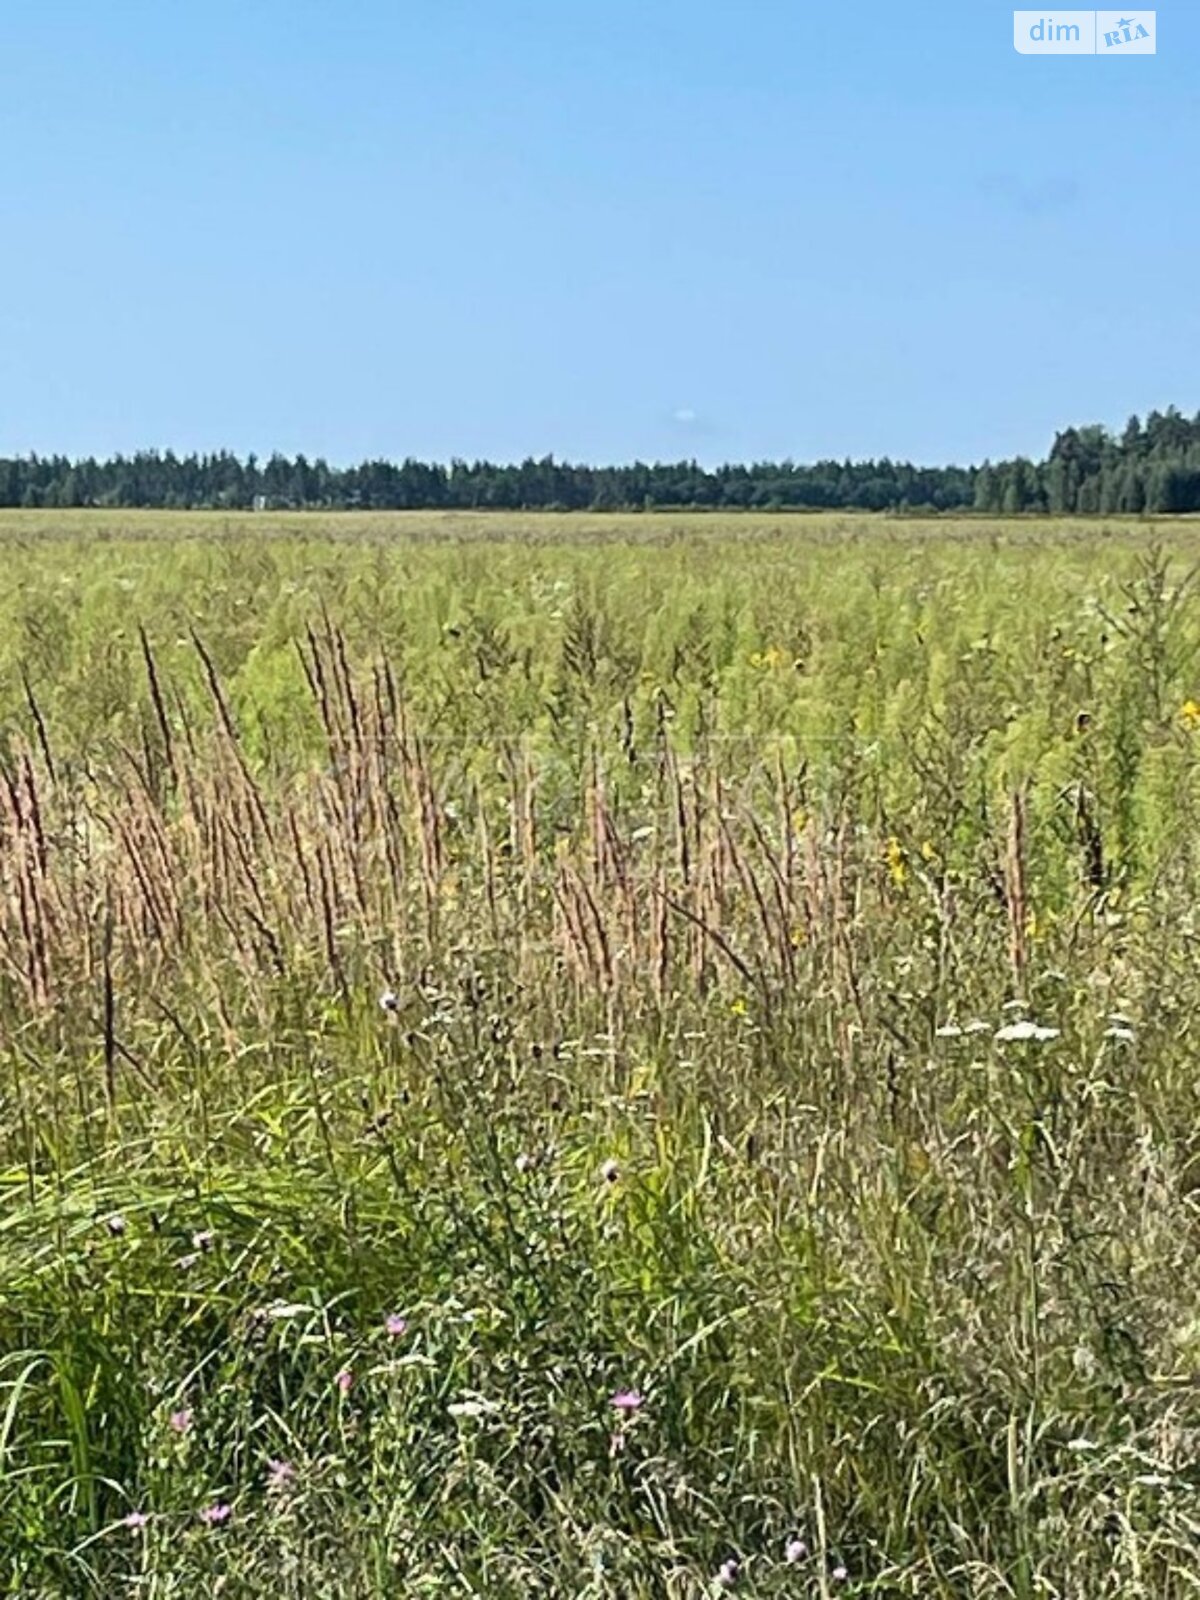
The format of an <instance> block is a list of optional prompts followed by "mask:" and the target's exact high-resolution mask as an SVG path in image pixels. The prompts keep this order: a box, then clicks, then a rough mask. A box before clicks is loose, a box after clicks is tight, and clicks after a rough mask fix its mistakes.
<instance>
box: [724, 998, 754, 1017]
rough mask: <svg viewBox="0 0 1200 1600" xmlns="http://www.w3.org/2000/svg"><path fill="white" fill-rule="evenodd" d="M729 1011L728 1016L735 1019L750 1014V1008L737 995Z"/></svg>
mask: <svg viewBox="0 0 1200 1600" xmlns="http://www.w3.org/2000/svg"><path fill="white" fill-rule="evenodd" d="M729 1010H730V1014H731V1015H732V1016H735V1017H746V1016H749V1014H750V1007H749V1006H748V1005H747V1004H746V1002H745V1000H744V999H743V998H742V996H741V995H738V997H737V999H736V1000H735V1001H734V1002H733V1004H732V1005H731V1006H730V1008H729Z"/></svg>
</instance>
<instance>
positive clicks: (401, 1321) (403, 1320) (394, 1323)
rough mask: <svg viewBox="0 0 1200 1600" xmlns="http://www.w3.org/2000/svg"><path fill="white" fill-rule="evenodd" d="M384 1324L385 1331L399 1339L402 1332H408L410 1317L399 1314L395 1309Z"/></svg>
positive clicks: (389, 1335) (393, 1337)
mask: <svg viewBox="0 0 1200 1600" xmlns="http://www.w3.org/2000/svg"><path fill="white" fill-rule="evenodd" d="M383 1326H384V1331H385V1332H386V1333H387V1335H388V1337H389V1338H391V1339H399V1338H400V1336H401V1335H402V1334H405V1333H407V1332H408V1319H407V1317H399V1316H397V1315H396V1313H395V1312H394V1311H393V1313H392V1315H391V1316H390V1317H388V1319H387V1321H386V1322H385V1323H384V1325H383Z"/></svg>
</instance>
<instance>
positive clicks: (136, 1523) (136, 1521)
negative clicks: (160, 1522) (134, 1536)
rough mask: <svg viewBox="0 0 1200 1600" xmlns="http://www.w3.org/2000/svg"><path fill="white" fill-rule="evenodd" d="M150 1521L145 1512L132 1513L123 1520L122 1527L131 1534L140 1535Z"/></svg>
mask: <svg viewBox="0 0 1200 1600" xmlns="http://www.w3.org/2000/svg"><path fill="white" fill-rule="evenodd" d="M149 1521H150V1518H149V1517H148V1516H147V1515H146V1513H145V1512H144V1511H131V1512H129V1514H128V1515H127V1516H124V1517H122V1518H121V1526H122V1527H123V1528H128V1529H129V1531H130V1533H140V1532H141V1531H142V1529H143V1528H144V1527H145V1526H146V1524H147V1523H148V1522H149Z"/></svg>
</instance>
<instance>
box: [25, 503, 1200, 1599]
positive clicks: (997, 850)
mask: <svg viewBox="0 0 1200 1600" xmlns="http://www.w3.org/2000/svg"><path fill="white" fill-rule="evenodd" d="M0 550H2V553H3V557H4V563H5V568H6V582H5V584H4V585H3V588H2V589H0V714H2V718H3V741H2V747H0V757H2V759H0V1183H2V1185H3V1191H2V1192H3V1200H2V1205H0V1592H4V1593H7V1594H10V1595H14V1596H21V1597H22V1600H41V1597H51V1596H101V1597H110V1596H111V1597H119V1596H135V1595H136V1596H153V1597H156V1600H158V1597H167V1596H170V1597H181V1600H183V1597H186V1600H191V1597H194V1596H206V1595H210V1594H212V1595H217V1594H221V1595H225V1596H247V1597H249V1596H259V1595H263V1594H266V1593H272V1594H277V1595H279V1596H281V1597H284V1596H287V1597H293V1596H294V1597H312V1600H323V1597H355V1600H357V1597H360V1596H361V1597H369V1596H391V1595H401V1594H403V1595H417V1596H443V1595H445V1596H451V1595H486V1596H495V1597H499V1600H507V1597H510V1596H511V1597H514V1600H515V1597H518V1596H529V1595H541V1596H548V1597H549V1596H553V1597H560V1596H561V1597H575V1596H580V1597H583V1596H590V1597H597V1600H599V1597H612V1600H635V1597H658V1596H662V1597H670V1600H685V1597H693V1596H706V1595H710V1594H717V1593H721V1592H726V1591H735V1592H738V1593H742V1594H746V1595H761V1596H772V1595H776V1596H783V1595H794V1596H811V1597H816V1596H820V1597H822V1600H829V1597H830V1596H833V1595H838V1596H841V1595H846V1596H865V1595H874V1596H919V1597H922V1600H924V1597H951V1596H979V1597H989V1600H990V1597H997V1600H999V1597H1013V1600H1034V1597H1054V1600H1106V1597H1113V1600H1118V1597H1119V1600H1131V1597H1154V1600H1182V1597H1185V1596H1195V1595H1197V1594H1200V1264H1198V1251H1197V1245H1198V1243H1200V1123H1198V1120H1197V1109H1198V1090H1200V1065H1198V1057H1197V1052H1196V1044H1195V1037H1194V1030H1193V1027H1192V1019H1193V1016H1194V1015H1195V1014H1196V1011H1197V1008H1198V1005H1200V965H1198V963H1197V952H1198V947H1200V918H1198V915H1197V892H1198V889H1200V860H1198V841H1200V832H1198V824H1200V603H1198V597H1200V588H1197V587H1196V586H1195V583H1194V580H1193V577H1192V571H1191V562H1192V560H1193V558H1194V557H1196V556H1200V538H1198V537H1197V533H1196V531H1195V530H1194V529H1189V527H1188V526H1187V525H1186V524H1177V525H1174V526H1172V525H1167V524H1158V525H1156V526H1155V527H1154V528H1153V529H1151V528H1149V527H1148V526H1146V525H1135V524H1130V525H1127V526H1122V525H1120V524H1116V523H1114V524H1111V525H1108V526H1103V527H1098V526H1094V525H1091V524H1088V525H1083V524H1070V523H1062V524H1040V525H1036V526H1033V525H1024V524H1003V523H987V522H972V523H969V524H962V525H956V524H953V523H949V522H938V523H908V522H899V521H896V522H878V521H868V520H862V521H855V520H853V519H829V518H812V517H791V518H786V517H762V518H741V519H719V518H711V519H710V518H705V517H691V518H685V517H681V518H670V517H662V518H649V517H645V518H636V517H633V518H611V519H605V518H600V517H596V518H584V519H578V520H572V519H569V518H552V517H547V518H540V517H534V518H525V519H521V518H506V517H493V518H482V517H480V518H470V517H459V518H452V519H439V518H436V517H422V516H411V517H397V518H382V517H371V516H363V517H354V516H349V517H331V518H328V519H327V518H324V517H321V516H314V515H306V516H299V517H294V518H272V517H263V516H260V517H222V516H220V515H216V514H212V515H207V514H206V515H180V516H172V515H169V514H163V513H141V514H134V513H111V514H101V513H74V514H65V513H64V514H58V513H43V514H31V515H23V514H15V513H8V514H5V515H4V516H3V517H0Z"/></svg>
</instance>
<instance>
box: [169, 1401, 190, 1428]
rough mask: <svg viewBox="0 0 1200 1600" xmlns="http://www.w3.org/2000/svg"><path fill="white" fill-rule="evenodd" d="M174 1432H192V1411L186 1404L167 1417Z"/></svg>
mask: <svg viewBox="0 0 1200 1600" xmlns="http://www.w3.org/2000/svg"><path fill="white" fill-rule="evenodd" d="M167 1421H168V1422H169V1423H170V1425H171V1429H172V1432H174V1433H190V1432H191V1431H192V1413H191V1411H190V1410H188V1408H187V1407H186V1406H184V1407H183V1408H182V1409H181V1410H179V1411H172V1413H171V1415H170V1416H169V1417H168V1418H167Z"/></svg>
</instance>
